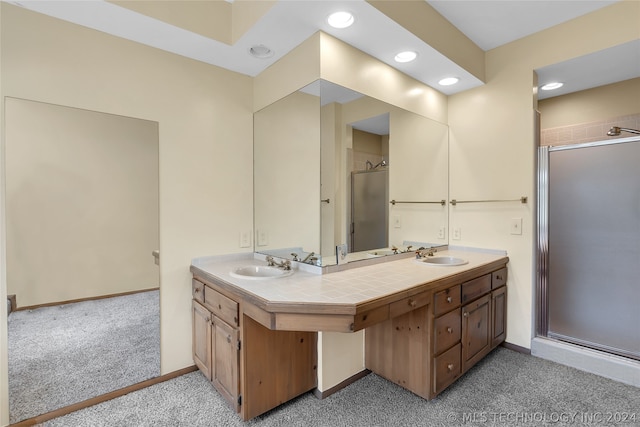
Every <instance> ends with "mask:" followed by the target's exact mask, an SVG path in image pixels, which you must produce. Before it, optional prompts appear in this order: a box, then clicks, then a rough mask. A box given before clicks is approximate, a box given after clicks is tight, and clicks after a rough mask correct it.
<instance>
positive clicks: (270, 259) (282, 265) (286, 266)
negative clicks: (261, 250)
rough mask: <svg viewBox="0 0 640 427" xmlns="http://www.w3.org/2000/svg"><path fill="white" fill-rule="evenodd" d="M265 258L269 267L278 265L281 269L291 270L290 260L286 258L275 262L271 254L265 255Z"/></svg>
mask: <svg viewBox="0 0 640 427" xmlns="http://www.w3.org/2000/svg"><path fill="white" fill-rule="evenodd" d="M265 259H266V261H267V265H268V266H269V267H278V268H282V269H283V270H291V261H289V260H288V259H287V260H283V261H280V262H277V261H276V260H275V259H273V257H272V256H271V255H267V258H265Z"/></svg>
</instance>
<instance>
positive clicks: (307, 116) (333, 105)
mask: <svg viewBox="0 0 640 427" xmlns="http://www.w3.org/2000/svg"><path fill="white" fill-rule="evenodd" d="M254 191H255V196H254V197H255V201H254V208H255V213H254V215H255V216H254V221H255V229H256V236H255V251H256V252H259V253H263V254H269V255H274V256H279V257H284V258H288V259H294V260H298V261H304V262H306V263H309V264H314V265H319V266H326V265H332V264H335V263H336V254H335V253H336V245H341V244H346V245H347V247H348V252H349V255H348V257H347V260H348V261H358V260H361V259H365V258H370V257H377V256H385V255H392V254H394V252H395V251H403V250H407V247H408V246H412V247H413V249H417V248H418V247H419V246H424V247H430V246H440V245H444V244H447V235H448V233H447V228H448V214H447V208H446V200H447V198H448V127H447V126H446V125H445V124H443V123H439V122H436V121H434V120H431V119H428V118H426V117H423V116H420V115H418V114H415V113H412V112H409V111H406V110H403V109H401V108H398V107H395V106H393V105H390V104H388V103H385V102H382V101H380V100H377V99H374V98H371V97H368V96H365V95H362V94H361V93H358V92H355V91H353V90H350V89H348V88H344V87H342V86H339V85H336V84H333V83H331V82H328V81H325V80H318V81H316V82H313V83H312V84H310V85H308V86H306V87H304V88H302V89H301V90H299V91H297V92H295V93H292V94H290V95H288V96H286V97H284V98H282V99H280V100H278V101H276V102H274V103H273V104H271V105H269V106H267V107H265V108H263V109H262V110H260V111H258V112H256V113H255V114H254Z"/></svg>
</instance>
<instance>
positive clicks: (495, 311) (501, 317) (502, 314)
mask: <svg viewBox="0 0 640 427" xmlns="http://www.w3.org/2000/svg"><path fill="white" fill-rule="evenodd" d="M506 337H507V287H506V286H503V287H501V288H499V289H496V290H495V291H493V292H492V293H491V347H496V346H498V345H500V343H501V342H502V341H504V340H505V338H506Z"/></svg>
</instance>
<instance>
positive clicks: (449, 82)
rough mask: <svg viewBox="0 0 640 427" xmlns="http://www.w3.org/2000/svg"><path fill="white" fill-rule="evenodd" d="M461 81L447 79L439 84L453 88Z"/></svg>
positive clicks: (455, 78) (451, 78) (453, 78)
mask: <svg viewBox="0 0 640 427" xmlns="http://www.w3.org/2000/svg"><path fill="white" fill-rule="evenodd" d="M459 81H460V79H459V78H457V77H446V78H444V79H442V80H440V81H439V82H438V84H439V85H440V86H451V85H454V84H456V83H458V82H459Z"/></svg>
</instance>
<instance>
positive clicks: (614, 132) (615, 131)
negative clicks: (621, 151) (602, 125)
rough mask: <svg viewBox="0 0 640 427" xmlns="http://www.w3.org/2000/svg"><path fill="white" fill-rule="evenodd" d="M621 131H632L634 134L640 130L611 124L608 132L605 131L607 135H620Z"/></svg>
mask: <svg viewBox="0 0 640 427" xmlns="http://www.w3.org/2000/svg"><path fill="white" fill-rule="evenodd" d="M621 132H629V133H634V134H636V135H640V130H637V129H629V128H621V127H618V126H613V127H612V128H611V129H609V132H607V135H609V136H618V135H620V133H621Z"/></svg>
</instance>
